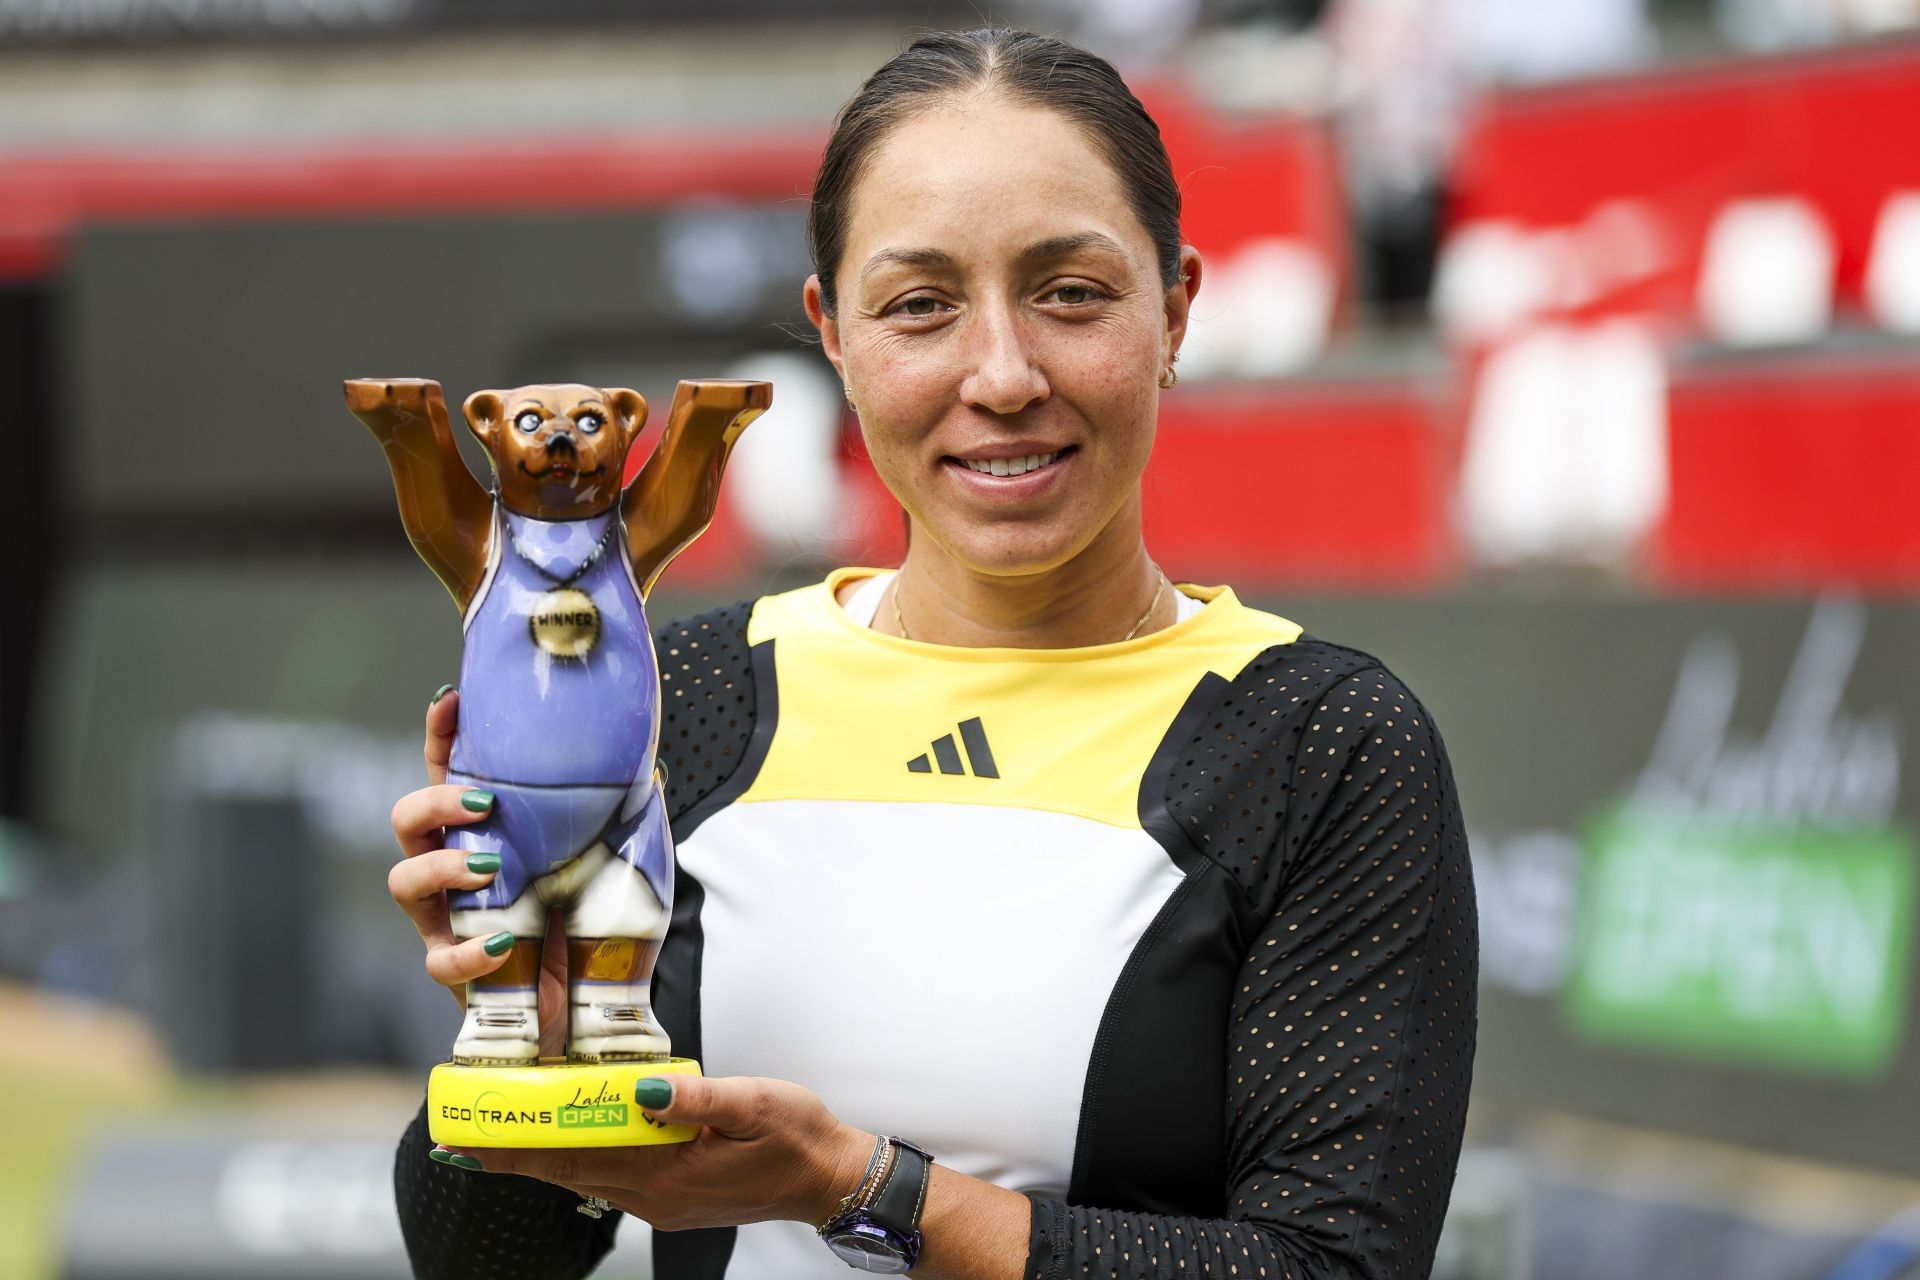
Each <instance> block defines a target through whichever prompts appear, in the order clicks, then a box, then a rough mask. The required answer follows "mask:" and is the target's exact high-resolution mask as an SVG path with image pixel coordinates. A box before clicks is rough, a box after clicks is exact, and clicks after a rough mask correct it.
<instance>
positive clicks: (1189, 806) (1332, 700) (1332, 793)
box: [1168, 633, 1450, 903]
mask: <svg viewBox="0 0 1920 1280" xmlns="http://www.w3.org/2000/svg"><path fill="white" fill-rule="evenodd" d="M1209 712H1210V714H1207V715H1205V716H1201V717H1197V718H1196V719H1195V721H1194V726H1195V727H1194V730H1193V734H1192V739H1191V741H1189V742H1188V743H1187V744H1186V745H1185V747H1184V749H1183V750H1181V751H1179V752H1178V753H1177V754H1176V756H1175V757H1174V758H1175V760H1176V762H1177V764H1176V767H1175V768H1174V770H1173V772H1172V776H1170V777H1169V779H1168V784H1169V785H1168V808H1169V810H1170V811H1171V812H1172V813H1173V815H1174V816H1175V817H1176V819H1177V820H1178V821H1179V822H1180V824H1181V825H1182V826H1183V827H1185V828H1186V830H1187V834H1188V837H1189V838H1190V839H1191V840H1192V842H1193V844H1194V846H1195V847H1196V848H1197V849H1199V850H1200V851H1201V852H1202V853H1204V854H1206V855H1207V856H1209V857H1210V858H1212V859H1213V860H1214V861H1216V862H1218V863H1219V864H1220V865H1221V866H1222V867H1223V868H1224V869H1225V870H1227V871H1228V872H1229V873H1230V874H1232V875H1233V876H1234V878H1235V879H1236V880H1238V881H1239V882H1240V884H1241V887H1242V889H1243V890H1245V891H1246V893H1247V894H1248V897H1249V899H1250V900H1251V901H1254V902H1256V903H1261V902H1268V901H1271V899H1272V897H1273V895H1274V894H1275V893H1276V892H1278V890H1279V888H1280V886H1281V884H1282V883H1283V882H1284V881H1285V879H1286V877H1287V875H1288V874H1289V869H1290V868H1291V867H1292V866H1294V865H1295V864H1296V860H1297V858H1298V856H1299V855H1300V854H1301V852H1302V850H1303V847H1304V846H1305V845H1307V844H1309V843H1311V842H1312V835H1311V833H1312V831H1313V830H1314V829H1315V828H1316V826H1317V825H1319V824H1322V823H1324V822H1328V821H1334V820H1337V819H1338V818H1339V816H1340V815H1341V814H1344V813H1352V812H1356V811H1361V810H1371V809H1372V808H1374V807H1375V806H1377V805H1378V803H1379V801H1380V800H1381V798H1382V797H1383V796H1388V797H1390V796H1396V795H1401V794H1408V793H1412V794H1420V793H1430V792H1432V791H1434V790H1436V789H1441V790H1450V783H1448V782H1446V781H1444V779H1445V778H1446V777H1447V773H1446V757H1445V752H1444V748H1443V747H1442V745H1441V743H1440V739H1439V735H1438V733H1437V731H1436V730H1435V729H1434V727H1433V722H1432V717H1431V716H1430V715H1429V713H1428V711H1427V709H1426V707H1425V706H1424V705H1422V704H1421V702H1420V700H1419V699H1418V698H1417V697H1415V696H1414V693H1413V691H1412V690H1411V689H1409V688H1408V687H1407V685H1406V683H1405V682H1404V681H1402V680H1401V679H1400V678H1399V677H1398V676H1397V675H1395V674H1394V673H1393V672H1392V671H1391V670H1390V669H1389V668H1388V667H1387V666H1386V664H1385V663H1383V662H1381V660H1380V659H1379V658H1377V657H1375V656H1374V655H1373V654H1371V653H1368V652H1366V651H1365V650H1362V649H1357V648H1354V647H1353V646H1351V645H1345V644H1339V643H1336V642H1334V641H1330V640H1324V639H1321V638H1319V637H1317V636H1315V635H1312V634H1311V633H1303V634H1302V635H1301V636H1300V637H1299V638H1298V639H1296V640H1294V641H1292V642H1291V643H1288V644H1277V645H1273V646H1271V647H1270V648H1267V649H1265V650H1263V651H1261V652H1260V653H1259V654H1257V655H1256V656H1255V657H1254V658H1253V659H1252V660H1251V661H1249V662H1248V663H1247V664H1246V665H1245V666H1244V667H1243V668H1241V670H1240V671H1239V673H1238V674H1237V675H1236V676H1234V677H1233V678H1232V679H1230V680H1227V681H1226V682H1225V683H1224V685H1223V687H1221V688H1220V691H1219V693H1218V696H1217V697H1215V698H1214V699H1213V700H1212V703H1211V706H1210V708H1209ZM1409 789H1411V792H1409ZM1275 855H1277V856H1275Z"/></svg>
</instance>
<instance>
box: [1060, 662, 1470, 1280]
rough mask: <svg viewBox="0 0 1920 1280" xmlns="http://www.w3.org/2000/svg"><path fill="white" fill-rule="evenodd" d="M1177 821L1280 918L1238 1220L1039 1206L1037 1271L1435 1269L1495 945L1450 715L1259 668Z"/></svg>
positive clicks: (1230, 1128)
mask: <svg viewBox="0 0 1920 1280" xmlns="http://www.w3.org/2000/svg"><path fill="white" fill-rule="evenodd" d="M1169 789H1170V792H1171V794H1170V796H1169V807H1170V809H1171V810H1172V812H1173V813H1174V815H1175V817H1176V818H1177V819H1178V820H1179V821H1180V823H1181V825H1182V827H1183V828H1185V830H1186V831H1187V834H1188V836H1189V837H1190V838H1191V839H1192V841H1193V843H1194V845H1195V846H1196V847H1197V848H1198V849H1199V850H1200V851H1201V852H1202V853H1204V854H1205V855H1206V856H1207V857H1209V858H1211V859H1213V860H1214V861H1216V862H1217V863H1219V864H1220V866H1221V867H1222V868H1223V869H1224V870H1226V871H1227V872H1228V873H1229V874H1231V875H1232V876H1233V877H1234V878H1235V879H1236V880H1237V881H1238V883H1239V884H1240V885H1241V886H1242V888H1243V889H1244V890H1245V891H1246V893H1247V895H1248V897H1249V899H1250V900H1251V901H1252V902H1254V903H1255V904H1265V907H1264V910H1262V911H1261V913H1260V916H1259V918H1261V919H1263V920H1264V921H1265V925H1264V927H1263V928H1261V929H1260V930H1259V931H1258V934H1257V936H1256V937H1254V938H1253V940H1252V943H1251V945H1250V946H1249V947H1248V948H1247V950H1246V953H1245V957H1244V960H1243V962H1242V967H1241V972H1240V974H1239V981H1238V983H1237V985H1236V989H1235V992H1234V995H1233V999H1232V1004H1231V1016H1230V1022H1229V1026H1228V1029H1227V1037H1228V1049H1229V1052H1228V1055H1227V1071H1228V1079H1227V1082H1226V1084H1227V1089H1226V1098H1227V1114H1226V1117H1225V1121H1226V1126H1225V1127H1226V1135H1227V1143H1228V1153H1227V1156H1228V1159H1227V1164H1228V1169H1229V1184H1230V1185H1229V1187H1228V1199H1227V1212H1228V1217H1227V1218H1226V1219H1224V1220H1222V1219H1207V1218H1185V1217H1176V1216H1169V1215H1160V1214H1137V1213H1127V1212H1125V1211H1123V1210H1116V1209H1109V1208H1093V1207H1083V1206H1071V1205H1068V1204H1066V1203H1065V1202H1063V1201H1057V1200H1036V1201H1035V1205H1034V1216H1033V1236H1032V1240H1031V1243H1030V1250H1029V1256H1028V1263H1027V1272H1026V1274H1027V1275H1028V1277H1030V1280H1068V1278H1069V1277H1072V1278H1078V1277H1085V1276H1092V1277H1099V1278H1100V1280H1131V1278H1133V1277H1139V1278H1141V1280H1145V1278H1147V1277H1158V1276H1169V1275H1193V1276H1248V1277H1276V1278H1277V1277H1297V1278H1301V1280H1305V1278H1307V1277H1334V1276H1339V1277H1355V1276H1364V1277H1402V1276H1424V1275H1426V1274H1427V1273H1428V1272H1429V1270H1430V1269H1431V1267H1432V1262H1433V1250H1434V1245H1435V1243H1436V1241H1437V1239H1438V1236H1439V1230H1440V1224H1441V1221H1442V1219H1443V1218H1444V1216H1445V1211H1446V1205H1447V1199H1448V1196H1449V1193H1450V1191H1451V1188H1452V1184H1453V1173H1454V1167H1455V1164H1456V1162H1457V1161H1458V1158H1459V1150H1460V1140H1461V1134H1462V1131H1463V1129H1464V1125H1465V1115H1466V1105H1467V1090H1468V1084H1469V1078H1470V1075H1471V1070H1472V1059H1473V1044H1474V1031H1475V991H1476V988H1477V984H1478V954H1479V950H1478V941H1477V929H1476V922H1475V916H1474V909H1473V884H1472V876H1471V871H1470V869H1469V866H1468V861H1467V847H1466V839H1465V835H1464V833H1463V830H1462V826H1461V819H1460V810H1459V805H1458V802H1457V800H1456V798H1455V795H1454V791H1453V780H1452V775H1451V772H1450V770H1449V769H1448V767H1447V763H1446V757H1445V753H1444V751H1443V749H1442V747H1441V743H1440V738H1439V736H1438V734H1437V733H1436V732H1435V730H1434V727H1433V721H1432V717H1431V716H1429V715H1428V713H1427V711H1426V709H1425V708H1423V707H1422V706H1421V705H1420V703H1419V702H1418V701H1417V700H1416V699H1415V698H1414V697H1413V696H1412V695H1411V694H1410V693H1409V692H1408V690H1407V689H1406V687H1405V686H1404V685H1402V684H1401V683H1400V681H1399V680H1398V679H1396V678H1395V677H1394V676H1392V675H1391V674H1390V673H1388V672H1387V671H1386V670H1384V669H1383V668H1381V667H1380V666H1379V665H1378V664H1377V663H1375V662H1374V661H1373V660H1372V659H1371V658H1369V657H1367V655H1365V654H1361V653H1358V652H1356V651H1354V650H1351V649H1345V648H1342V647H1340V646H1336V645H1329V644H1326V643H1324V642H1320V641H1317V640H1312V639H1302V640H1301V641H1299V642H1298V643H1296V644H1293V645H1289V646H1286V647H1284V648H1279V649H1275V650H1272V651H1270V652H1269V653H1268V654H1265V655H1263V656H1262V657H1261V658H1259V659H1257V660H1256V661H1255V662H1254V663H1252V664H1250V665H1249V666H1248V668H1247V669H1246V670H1244V671H1243V672H1241V674H1240V676H1239V678H1238V679H1236V680H1235V681H1234V682H1233V684H1232V686H1231V688H1230V689H1228V690H1227V692H1226V694H1225V695H1224V696H1223V697H1222V699H1221V701H1220V703H1219V705H1218V707H1217V708H1216V713H1215V714H1214V715H1212V716H1210V717H1208V718H1207V720H1206V721H1205V722H1204V724H1203V726H1202V727H1201V728H1200V729H1199V730H1198V731H1196V733H1195V734H1194V738H1193V741H1192V742H1191V743H1190V744H1189V746H1188V749H1187V751H1186V752H1185V753H1184V754H1183V757H1182V759H1181V760H1180V762H1179V764H1178V765H1177V766H1176V768H1175V770H1174V776H1173V779H1172V781H1171V784H1170V788H1169Z"/></svg>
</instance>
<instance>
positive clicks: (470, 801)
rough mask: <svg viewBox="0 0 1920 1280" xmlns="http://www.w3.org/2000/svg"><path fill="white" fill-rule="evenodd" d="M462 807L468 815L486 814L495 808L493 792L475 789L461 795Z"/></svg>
mask: <svg viewBox="0 0 1920 1280" xmlns="http://www.w3.org/2000/svg"><path fill="white" fill-rule="evenodd" d="M460 807H461V808H462V809H465V810H466V811H467V812H468V813H485V812H486V811H487V810H489V809H491V808H493V792H491V791H482V790H481V789H480V788H478V787H474V788H473V789H472V790H470V791H466V792H463V793H462V794H461V796H460Z"/></svg>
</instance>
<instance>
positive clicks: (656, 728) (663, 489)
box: [346, 378, 773, 1147]
mask: <svg viewBox="0 0 1920 1280" xmlns="http://www.w3.org/2000/svg"><path fill="white" fill-rule="evenodd" d="M346 394H347V407H348V409H349V410H351V412H352V413H353V415H354V416H355V417H356V418H358V419H360V421H361V422H362V423H363V424H365V425H366V427H367V428H368V429H369V430H371V431H372V432H373V434H374V437H375V438H376V439H378V440H379V441H380V445H381V447H382V448H383V449H385V450H386V454H387V463H388V465H389V466H390V467H391V468H392V470H393V485H394V492H395V495H396V497H397V498H398V500H399V505H400V519H401V522H402V523H403V524H404V525H405V526H406V530H407V537H408V538H409V539H410V540H411V541H412V543H413V547H414V550H415V551H417V552H419V554H420V558H421V559H422V560H425V561H426V562H427V567H428V568H430V569H432V570H433V572H434V574H435V575H436V576H438V577H439V579H440V581H441V582H442V583H444V584H445V586H446V588H447V590H448V591H449V592H451V593H452V595H453V600H454V603H455V604H456V605H458V606H459V608H460V614H461V619H462V626H463V628H464V633H465V644H464V648H463V652H462V656H461V662H460V686H459V687H460V726H459V731H458V734H457V735H456V737H455V739H454V745H453V755H452V759H451V762H450V765H449V768H448V772H447V781H448V782H451V783H457V784H460V785H464V786H468V787H474V788H479V789H482V790H485V791H489V792H491V793H493V796H494V802H493V805H492V808H491V809H490V810H489V811H488V813H487V815H486V817H485V818H483V819H482V820H480V821H478V822H476V823H473V824H471V825H466V826H458V827H452V828H449V829H448V833H447V834H448V843H449V845H450V846H452V847H454V848H458V849H466V850H471V851H476V852H485V853H491V854H495V855H497V856H498V858H499V863H500V865H499V871H498V873H497V874H496V875H495V877H494V879H493V882H492V883H491V884H489V885H487V886H485V887H484V888H481V889H477V890H471V891H464V890H463V891H456V892H453V893H450V894H449V895H448V907H449V911H450V915H451V919H452V927H453V934H454V937H455V938H457V939H459V940H462V941H464V940H466V939H469V938H489V939H499V940H500V942H501V943H503V944H504V943H505V941H506V938H505V937H503V936H502V935H509V934H510V935H511V937H512V948H511V952H510V954H509V955H508V956H507V959H506V961H505V963H503V964H502V965H501V966H500V968H498V969H497V970H495V971H494V972H493V973H491V974H488V975H487V976H485V977H483V978H480V979H477V980H475V981H473V982H470V983H468V984H467V1013H466V1020H465V1021H464V1022H463V1023H462V1024H461V1027H460V1033H459V1036H458V1038H457V1039H456V1040H455V1041H454V1045H453V1054H452V1059H453V1060H452V1061H451V1062H448V1063H442V1064H441V1065H439V1066H437V1067H435V1068H434V1070H433V1074H432V1077H431V1079H430V1080H429V1082H428V1087H427V1114H428V1121H429V1125H428V1128H429V1132H430V1133H431V1134H432V1136H433V1139H434V1141H435V1142H439V1143H443V1144H446V1145H449V1146H466V1147H611V1146H631V1145H636V1144H643V1143H645V1144H651V1143H664V1142H685V1141H690V1140H691V1139H692V1138H693V1137H694V1136H695V1135H696V1133H697V1129H696V1128H695V1127H694V1126H689V1125H668V1124H664V1123H662V1122H659V1121H656V1120H654V1119H653V1118H652V1117H650V1116H648V1115H646V1114H645V1113H644V1112H642V1111H641V1109H640V1107H639V1105H638V1103H637V1102H636V1101H635V1099H634V1097H633V1088H634V1083H635V1081H636V1080H638V1079H640V1078H643V1077H646V1076H652V1075H664V1074H674V1073H681V1074H697V1073H698V1072H699V1070H700V1067H699V1064H698V1063H696V1062H694V1061H693V1060H692V1059H688V1058H675V1057H673V1056H672V1048H671V1044H670V1042H669V1040H668V1037H667V1033H666V1032H665V1031H663V1030H662V1029H661V1028H660V1026H659V1024H658V1023H657V1022H656V1021H655V1019H654V1015H653V1008H652V1004H651V1001H650V998H649V986H650V983H651V978H652V974H653V964H654V959H655V957H657V956H658V955H659V952H660V944H661V941H662V940H663V939H664V938H665V936H666V929H667V922H668V919H669V917H670V916H671V914H672V910H673V835H672V832H671V831H669V830H668V827H667V813H666V794H665V772H664V767H663V766H661V765H660V764H659V762H658V761H657V759H656V752H657V749H658V746H659V738H660V671H659V666H658V663H657V660H656V658H655V655H654V651H653V636H652V632H651V630H650V629H649V627H648V625H647V614H646V598H647V595H648V593H649V592H650V591H651V590H652V588H653V584H654V582H655V581H656V580H657V579H658V578H659V576H660V573H661V571H662V570H663V569H665V568H666V566H667V564H668V563H669V562H670V561H671V560H672V559H673V558H674V557H675V556H676V555H678V554H679V553H680V552H681V551H683V550H685V549H686V547H687V546H688V545H689V544H691V543H692V541H693V540H694V539H695V538H697V537H699V536H700V534H701V533H702V532H703V531H704V530H705V529H706V527H707V525H708V523H709V522H710V521H711V520H712V519H713V511H714V505H715V503H716V502H717V500H718V498H719V493H720V477H721V473H722V472H723V471H724V470H725V468H726V465H727V457H728V455H729V454H730V453H731V452H732V450H733V444H734V441H735V440H737V439H738V438H739V435H740V433H741V432H742V431H743V430H745V429H746V427H747V425H748V424H749V423H751V422H752V421H753V420H754V419H755V418H757V417H759V416H760V415H761V414H762V413H764V412H765V411H766V409H767V406H768V405H769V404H771V403H772V400H773V388H772V386H771V385H770V384H768V383H765V382H735V381H697V382H682V383H680V385H679V387H678V388H677V389H676V391H675V393H674V398H673V407H672V409H671V410H670V412H669V413H668V416H667V425H666V429H665V431H664V432H663V434H662V435H661V438H660V443H659V445H658V447H657V448H656V449H655V450H654V452H653V455H652V456H651V457H650V458H648V460H647V463H646V466H645V467H644V468H643V469H642V470H641V472H640V474H639V475H638V476H637V477H636V478H635V479H634V482H633V483H632V484H631V485H629V486H626V487H625V488H624V490H623V488H622V486H621V483H620V480H621V475H622V474H623V472H624V470H625V464H626V457H627V451H628V450H629V449H630V448H631V447H632V445H633V442H634V440H635V439H636V438H637V437H638V436H639V434H640V431H641V428H642V427H643V426H645V424H646V420H647V402H646V400H645V399H644V398H642V397H641V396H640V395H639V394H638V393H636V392H633V391H628V390H625V389H623V388H607V389H603V388H599V387H587V386H577V385H570V384H569V385H561V384H555V385H544V386H528V387H518V388H515V389H514V390H511V391H478V392H475V393H474V394H473V395H471V396H469V397H467V400H466V403H465V405H464V406H463V410H464V412H465V415H466V419H467V425H468V427H469V429H471V430H472V432H473V434H474V435H475V436H476V437H477V438H478V439H479V441H480V443H481V445H483V446H484V447H485V448H486V451H487V456H488V457H489V458H490V459H491V461H492V463H493V475H494V485H493V488H492V490H491V491H489V490H487V489H484V488H482V487H481V486H480V484H479V482H478V481H476V480H475V479H474V477H473V474H472V473H471V472H470V471H468V470H467V466H466V464H465V463H464V462H463V461H462V460H461V458H460V453H459V450H458V449H456V448H455V446H454V441H453V431H452V428H451V427H450V425H449V424H448V419H447V410H446V403H445V401H444V400H443V399H442V398H441V393H440V384H439V383H437V382H429V381H424V380H421V379H415V378H387V379H382V378H365V379H354V380H351V381H349V382H347V383H346ZM550 916H551V918H552V919H553V920H554V921H556V922H558V923H559V924H560V925H562V926H563V927H564V928H565V930H566V935H567V958H568V974H567V1016H568V1027H567V1051H566V1057H565V1059H564V1061H562V1060H542V1059H541V1057H540V1026H539V1008H538V984H539V980H540V955H541V949H542V945H543V938H544V935H545V933H546V929H547V927H548V925H549V919H550Z"/></svg>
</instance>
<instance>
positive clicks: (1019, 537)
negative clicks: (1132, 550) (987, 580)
mask: <svg viewBox="0 0 1920 1280" xmlns="http://www.w3.org/2000/svg"><path fill="white" fill-rule="evenodd" d="M914 527H915V529H916V530H917V529H919V528H922V527H924V526H922V525H920V524H919V523H918V522H916V523H915V526H914ZM947 533H948V531H946V530H940V531H937V532H935V533H934V534H933V536H934V538H935V540H936V541H938V542H939V543H940V544H941V545H942V546H943V547H944V548H945V549H946V552H947V554H948V555H950V556H952V557H953V558H954V559H955V560H957V561H959V562H960V563H961V564H963V565H965V566H966V567H967V568H969V569H971V570H973V571H974V572H975V573H981V574H990V575H992V576H994V577H1008V578H1013V577H1027V576H1030V575H1033V574H1041V573H1047V572H1050V571H1052V570H1054V569H1058V568H1059V567H1060V566H1061V565H1063V564H1066V563H1067V562H1068V561H1070V560H1072V559H1073V558H1074V557H1075V556H1076V555H1078V554H1080V552H1081V551H1083V550H1084V549H1085V548H1086V546H1087V544H1089V543H1090V542H1092V541H1093V535H1094V531H1093V530H1091V529H1075V528H1063V527H1059V526H1056V525H1040V526H1025V527H1021V526H1012V527H1009V526H1005V525H1001V526H997V527H984V528H983V527H978V526H972V527H967V528H962V529H956V530H952V531H951V534H952V536H944V535H946V534H947Z"/></svg>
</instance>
